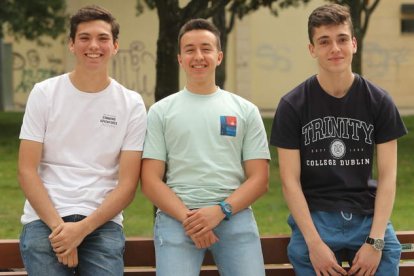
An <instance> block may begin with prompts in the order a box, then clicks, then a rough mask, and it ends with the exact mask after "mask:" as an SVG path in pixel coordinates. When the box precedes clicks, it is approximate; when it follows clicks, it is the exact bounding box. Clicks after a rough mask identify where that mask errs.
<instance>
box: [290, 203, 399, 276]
mask: <svg viewBox="0 0 414 276" xmlns="http://www.w3.org/2000/svg"><path fill="white" fill-rule="evenodd" d="M311 216H312V220H313V223H314V224H315V226H316V229H317V230H318V233H319V235H320V236H321V238H322V240H323V241H324V242H325V243H326V244H327V245H328V246H329V247H330V248H331V250H332V251H333V252H334V253H335V255H336V258H337V260H338V263H339V264H341V263H342V262H343V261H344V262H348V263H349V264H350V265H351V264H352V260H353V259H354V257H355V254H356V253H357V251H358V250H359V249H360V248H361V246H362V245H363V244H364V242H365V239H366V237H367V236H368V235H369V232H370V229H371V225H372V218H373V216H372V215H369V216H364V215H358V214H352V213H345V212H322V211H317V212H311ZM288 224H289V226H290V228H291V229H292V237H291V240H290V243H289V246H288V256H289V260H290V262H291V263H292V265H293V267H294V269H295V273H296V275H301V276H302V275H303V276H308V275H309V276H311V275H316V274H315V271H314V270H313V267H312V264H311V262H310V259H309V251H308V247H307V246H306V243H305V240H304V238H303V235H302V233H301V232H300V230H299V228H298V226H297V225H296V223H295V221H294V219H293V217H292V216H289V218H288ZM384 240H385V247H384V250H383V251H382V257H381V262H380V265H379V266H378V269H377V272H376V273H375V275H376V276H397V275H398V265H399V261H400V255H401V245H400V242H399V241H398V239H397V236H396V235H395V232H394V228H393V227H392V225H391V223H388V225H387V228H386V232H385V237H384ZM344 253H345V254H344Z"/></svg>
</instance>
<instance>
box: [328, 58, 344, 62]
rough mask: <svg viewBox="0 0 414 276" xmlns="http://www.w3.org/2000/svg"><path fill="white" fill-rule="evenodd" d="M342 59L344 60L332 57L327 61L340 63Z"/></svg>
mask: <svg viewBox="0 0 414 276" xmlns="http://www.w3.org/2000/svg"><path fill="white" fill-rule="evenodd" d="M343 59H344V58H343V57H332V58H330V59H329V60H330V61H340V60H343Z"/></svg>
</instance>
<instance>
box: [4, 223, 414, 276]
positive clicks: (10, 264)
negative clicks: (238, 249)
mask: <svg viewBox="0 0 414 276" xmlns="http://www.w3.org/2000/svg"><path fill="white" fill-rule="evenodd" d="M397 236H398V239H399V241H400V243H401V244H413V243H414V231H397ZM260 240H261V244H262V250H263V256H264V261H265V266H266V276H294V272H293V268H292V266H291V265H290V264H289V259H288V257H287V251H286V248H287V245H288V243H289V240H290V237H289V235H272V236H262V237H261V239H260ZM401 260H402V262H401V263H400V274H399V275H400V276H413V275H414V252H403V253H402V254H401ZM124 263H125V269H124V275H128V276H134V275H135V276H155V267H154V266H155V249H154V243H153V239H152V238H142V237H130V238H127V240H126V243H125V254H124ZM2 269H3V270H4V269H20V270H21V269H23V262H22V260H21V257H20V250H19V240H16V239H14V240H10V239H6V240H1V239H0V276H23V275H25V276H26V275H27V273H26V272H25V271H11V272H5V271H1V270H2ZM200 275H202V276H218V275H219V274H218V271H217V267H216V266H215V264H214V260H213V257H212V255H211V253H210V252H209V251H207V254H206V257H205V258H204V261H203V267H202V271H201V273H200Z"/></svg>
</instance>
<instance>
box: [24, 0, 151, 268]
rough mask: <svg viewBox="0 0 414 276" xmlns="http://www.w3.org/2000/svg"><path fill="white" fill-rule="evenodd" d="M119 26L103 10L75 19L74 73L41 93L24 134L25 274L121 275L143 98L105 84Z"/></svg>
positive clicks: (40, 87) (32, 100) (29, 109)
mask: <svg viewBox="0 0 414 276" xmlns="http://www.w3.org/2000/svg"><path fill="white" fill-rule="evenodd" d="M118 33H119V25H118V23H116V21H115V18H114V17H113V16H112V15H111V14H110V13H109V12H108V11H106V10H105V9H103V8H101V7H98V6H87V7H84V8H82V9H80V10H79V11H77V12H76V14H74V15H73V16H72V17H71V20H70V41H69V49H70V51H71V52H72V53H73V55H74V57H75V59H76V64H75V68H74V70H73V71H72V72H70V73H66V74H63V75H60V76H57V77H54V78H50V79H47V80H45V81H43V82H40V83H38V84H36V85H35V86H34V88H33V90H32V92H31V93H30V96H29V99H28V102H27V106H26V112H25V115H24V119H23V125H22V129H21V133H20V139H21V144H20V151H19V165H18V166H19V182H20V185H21V188H22V190H23V192H24V194H25V196H26V198H27V200H26V202H25V206H24V214H23V216H22V218H21V221H22V223H23V224H24V226H23V231H22V234H21V237H20V250H21V253H22V258H23V261H24V264H25V267H26V269H27V271H28V274H29V275H73V274H74V273H75V271H78V273H80V275H122V274H123V267H124V265H123V251H124V244H125V237H124V234H123V230H122V219H123V218H122V210H123V209H124V208H125V207H126V206H127V205H128V204H129V203H130V202H131V201H132V200H133V198H134V194H135V191H136V187H137V182H138V178H139V175H140V163H141V153H142V149H143V141H144V137H145V131H146V110H145V105H144V103H143V100H142V98H141V96H140V95H139V94H138V93H136V92H134V91H130V90H128V89H126V88H125V87H123V86H122V85H120V84H119V83H118V82H116V81H115V80H113V79H111V78H110V77H109V73H108V70H109V61H110V60H111V58H112V57H113V56H114V55H115V54H116V52H117V50H118Z"/></svg>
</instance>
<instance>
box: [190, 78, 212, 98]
mask: <svg viewBox="0 0 414 276" xmlns="http://www.w3.org/2000/svg"><path fill="white" fill-rule="evenodd" d="M186 87H187V89H188V90H189V91H191V92H192V93H195V94H202V95H208V94H212V93H214V92H216V91H217V85H216V83H215V82H214V81H212V82H187V84H186Z"/></svg>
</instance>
